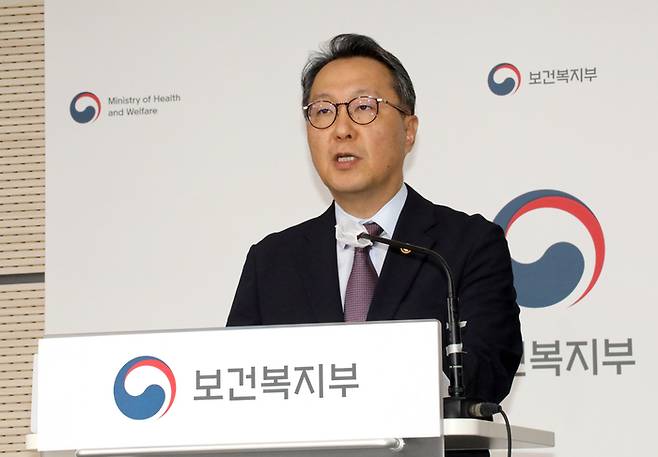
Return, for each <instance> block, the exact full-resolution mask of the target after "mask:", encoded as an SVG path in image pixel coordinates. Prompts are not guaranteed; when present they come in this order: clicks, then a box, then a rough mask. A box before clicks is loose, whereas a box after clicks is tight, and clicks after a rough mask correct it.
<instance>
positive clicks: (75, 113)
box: [69, 92, 101, 124]
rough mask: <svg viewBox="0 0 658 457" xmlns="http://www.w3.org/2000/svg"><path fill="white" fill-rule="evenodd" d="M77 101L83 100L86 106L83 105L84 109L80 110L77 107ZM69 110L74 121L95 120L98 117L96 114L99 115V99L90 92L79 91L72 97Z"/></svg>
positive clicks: (85, 122)
mask: <svg viewBox="0 0 658 457" xmlns="http://www.w3.org/2000/svg"><path fill="white" fill-rule="evenodd" d="M78 102H80V104H83V102H84V103H85V104H86V105H87V106H85V107H84V109H82V111H80V110H78V107H77V105H78ZM89 103H91V104H89ZM69 111H70V112H71V117H72V118H73V120H74V121H75V122H77V123H79V124H87V123H89V122H92V121H95V120H96V119H98V116H100V114H101V101H100V100H99V99H98V97H97V96H96V95H95V94H93V93H92V92H80V93H79V94H78V95H76V96H75V97H73V100H71V105H70V106H69Z"/></svg>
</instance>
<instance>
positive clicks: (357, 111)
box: [307, 97, 378, 129]
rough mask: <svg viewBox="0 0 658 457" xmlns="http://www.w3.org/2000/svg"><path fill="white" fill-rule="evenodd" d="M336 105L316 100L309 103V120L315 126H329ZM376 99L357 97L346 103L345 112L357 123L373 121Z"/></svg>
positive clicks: (333, 119)
mask: <svg viewBox="0 0 658 457" xmlns="http://www.w3.org/2000/svg"><path fill="white" fill-rule="evenodd" d="M340 105H344V103H338V104H337V105H335V104H333V103H331V102H327V101H318V102H315V103H311V105H309V107H308V110H307V113H308V120H309V122H310V123H311V124H312V125H313V126H314V127H316V128H319V129H323V128H327V127H329V126H330V125H331V124H333V123H334V121H335V120H336V114H337V107H338V106H340ZM377 109H378V104H377V99H375V98H371V97H357V98H355V99H354V100H351V101H350V102H349V103H348V104H347V114H348V115H349V116H350V119H352V120H353V121H354V122H356V123H357V124H361V125H365V124H369V123H370V122H372V121H374V120H375V118H376V117H377Z"/></svg>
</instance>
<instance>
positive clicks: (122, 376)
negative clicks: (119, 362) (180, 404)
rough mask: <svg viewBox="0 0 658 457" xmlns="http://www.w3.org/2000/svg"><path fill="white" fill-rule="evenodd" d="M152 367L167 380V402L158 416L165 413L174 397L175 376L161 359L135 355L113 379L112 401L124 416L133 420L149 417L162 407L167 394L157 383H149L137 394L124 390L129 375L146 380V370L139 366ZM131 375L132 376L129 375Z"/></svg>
mask: <svg viewBox="0 0 658 457" xmlns="http://www.w3.org/2000/svg"><path fill="white" fill-rule="evenodd" d="M144 367H152V368H155V369H156V370H158V371H160V372H161V373H162V374H164V375H165V377H166V378H167V380H168V381H169V386H168V388H169V402H168V403H167V406H166V408H164V412H162V414H160V415H159V416H158V418H160V417H162V416H164V415H165V414H167V412H168V411H169V409H170V408H171V405H172V404H173V403H174V398H175V397H176V378H175V377H174V373H173V372H172V371H171V368H169V366H168V365H167V364H166V363H165V362H163V361H162V360H160V359H158V358H156V357H153V356H148V355H146V356H141V357H135V358H134V359H132V360H130V361H129V362H128V363H126V364H125V365H124V366H123V367H122V368H121V370H119V373H118V374H117V376H116V378H115V380H114V401H115V403H116V405H117V407H118V408H119V410H120V411H121V412H122V413H123V414H124V415H125V416H126V417H129V418H131V419H135V420H144V419H149V418H151V417H153V416H155V415H156V414H157V413H158V412H160V411H161V410H162V409H163V406H164V404H165V401H166V399H167V395H166V393H165V389H163V387H162V386H160V385H157V384H150V385H149V386H148V387H146V388H145V389H144V391H143V392H142V393H141V394H139V395H131V394H129V393H128V391H127V390H126V381H127V380H128V378H129V377H131V378H132V377H140V378H143V379H144V380H146V381H147V382H148V379H149V378H148V377H147V376H146V375H147V374H148V373H146V370H138V369H139V368H144ZM131 375H132V376H131Z"/></svg>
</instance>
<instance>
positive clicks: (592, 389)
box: [46, 0, 658, 457]
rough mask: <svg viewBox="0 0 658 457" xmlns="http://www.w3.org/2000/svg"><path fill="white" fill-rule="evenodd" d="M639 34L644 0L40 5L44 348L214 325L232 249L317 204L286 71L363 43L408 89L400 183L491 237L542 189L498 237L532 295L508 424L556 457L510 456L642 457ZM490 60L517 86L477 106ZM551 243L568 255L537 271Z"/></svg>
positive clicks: (650, 26) (291, 76) (650, 236)
mask: <svg viewBox="0 0 658 457" xmlns="http://www.w3.org/2000/svg"><path fill="white" fill-rule="evenodd" d="M657 21H658V3H656V2H655V1H654V0H635V1H631V2H626V3H624V4H622V3H620V2H613V1H600V0H599V1H594V0H586V1H584V0H583V1H579V2H570V1H566V0H559V1H539V2H527V1H521V0H508V1H502V2H487V1H468V2H434V1H433V2H430V1H427V2H409V3H401V2H388V3H382V2H375V1H364V2H348V1H342V0H339V1H334V2H332V3H331V4H325V3H309V2H301V1H282V2H267V1H255V2H248V3H247V2H244V3H240V2H215V1H209V0H206V1H202V0H196V1H191V2H174V1H161V0H159V1H156V0H144V1H140V2H129V1H125V0H122V1H116V2H106V1H101V0H94V1H91V0H67V1H61V0H58V1H47V2H46V157H47V167H46V174H47V176H46V179H47V199H46V202H47V206H46V212H47V232H46V246H47V255H46V278H47V282H46V283H47V288H46V330H47V333H49V334H57V333H78V332H83V333H84V332H100V331H124V330H146V329H163V328H191V327H217V326H222V325H224V322H225V319H226V316H227V313H228V310H229V308H230V303H231V300H232V297H233V293H234V291H235V286H236V284H237V280H238V278H239V274H240V270H241V267H242V263H243V261H244V256H245V255H246V252H247V250H248V248H249V246H250V244H252V243H254V242H256V241H258V240H260V239H261V238H262V237H263V236H265V235H266V234H268V233H270V232H272V231H277V230H280V229H283V228H285V227H287V226H290V225H293V224H295V223H298V222H300V221H302V220H305V219H308V218H310V217H313V216H315V215H317V214H320V213H321V212H322V211H323V210H324V209H325V207H326V206H327V205H328V204H329V203H330V197H329V195H328V193H327V191H326V190H325V189H324V187H323V186H322V184H321V182H320V181H319V179H318V178H317V177H316V176H315V173H314V171H313V168H312V164H311V162H310V159H309V155H308V149H307V146H306V142H305V135H304V122H303V118H302V114H301V109H300V105H301V89H300V86H299V75H300V71H301V68H302V66H303V64H304V62H305V60H306V58H307V56H308V54H309V52H310V51H312V50H315V49H316V48H317V47H318V45H319V44H320V43H321V42H323V41H326V40H327V39H329V38H331V37H332V36H334V35H336V34H338V33H344V32H358V33H363V34H367V35H371V36H373V37H374V38H375V39H376V40H378V41H379V42H380V44H382V45H383V46H384V47H385V48H387V49H389V50H391V51H392V52H393V53H394V54H396V55H397V56H398V57H400V59H401V60H402V62H403V63H404V64H405V66H406V67H407V69H408V71H409V73H410V74H411V76H412V79H413V80H414V84H415V87H416V92H417V95H418V110H417V111H418V115H419V118H420V132H419V137H418V140H417V144H416V147H415V150H414V153H413V154H412V156H411V157H410V158H409V159H408V161H407V167H406V168H407V170H406V179H407V182H409V183H411V184H412V185H413V186H414V187H415V188H416V189H417V190H419V191H420V192H421V193H422V194H424V195H425V196H426V197H428V198H430V199H431V200H433V201H435V202H437V203H442V204H447V205H449V206H452V207H455V208H458V209H461V210H463V211H466V212H469V213H475V212H479V213H482V214H483V215H484V216H485V217H487V218H489V219H491V220H493V219H494V218H496V217H497V216H498V219H497V220H498V221H501V220H502V219H501V218H503V219H504V216H505V215H506V213H502V215H499V212H500V211H501V210H502V209H503V208H505V207H506V205H507V204H508V203H510V202H512V201H513V200H514V199H515V198H516V197H519V196H521V195H524V194H526V193H528V192H534V191H539V190H541V191H543V192H540V193H539V194H531V196H533V197H534V198H533V199H532V201H531V202H530V203H531V204H532V203H533V202H534V203H536V205H537V208H536V209H534V210H532V211H529V212H527V213H525V214H523V215H522V216H521V217H519V218H518V219H517V220H515V221H514V223H513V225H512V226H511V227H510V230H509V232H508V240H509V242H510V248H511V251H512V256H513V258H514V259H515V261H517V262H523V263H526V264H533V265H534V266H535V267H538V268H539V267H541V269H540V270H538V271H540V273H541V274H537V271H535V270H533V271H534V273H535V274H530V275H527V274H526V275H525V276H524V274H523V272H521V273H519V276H518V277H517V282H518V281H520V279H519V278H530V279H529V280H528V281H530V282H529V283H526V284H525V289H527V287H528V284H531V285H532V286H533V287H534V288H535V289H536V290H539V293H538V297H527V298H525V299H524V300H526V302H525V303H521V305H523V307H522V321H523V333H524V340H525V352H526V353H525V356H524V362H525V363H524V365H523V366H522V368H521V370H520V373H519V376H518V377H517V380H516V383H515V386H514V389H513V393H512V395H511V396H510V398H509V399H508V400H507V407H508V408H509V409H510V415H511V417H512V418H513V421H514V422H516V423H519V424H524V425H528V426H535V427H540V428H548V429H552V430H555V431H556V434H557V440H558V444H557V447H556V448H555V449H554V450H552V451H542V452H540V451H536V452H526V453H519V454H518V455H525V456H530V455H536V454H541V455H556V456H560V457H562V456H580V455H599V456H613V455H633V454H636V455H649V454H651V453H652V448H651V447H650V444H651V442H652V440H651V437H650V431H651V427H650V418H651V415H650V414H649V413H648V412H644V411H643V410H642V409H641V408H640V404H641V403H640V402H639V401H636V400H635V398H640V396H642V398H644V394H646V393H650V392H651V391H650V389H649V387H650V384H652V382H651V381H652V379H653V378H654V377H655V376H656V374H657V369H656V364H655V357H654V356H652V355H651V354H652V353H653V351H654V350H655V347H656V336H655V331H654V327H655V317H656V311H655V309H654V308H653V303H655V302H656V299H657V298H658V294H657V293H656V288H655V286H654V285H653V281H654V277H655V276H656V273H657V271H656V267H655V263H654V261H653V259H654V258H656V255H657V254H658V252H657V251H658V249H657V248H656V243H655V242H654V241H653V240H654V238H655V232H656V230H655V227H656V222H657V218H656V216H655V214H654V213H653V212H651V210H650V208H651V207H652V206H653V205H652V203H653V200H654V199H655V195H656V192H655V179H654V174H655V169H656V166H657V165H658V159H656V156H655V152H656V139H655V126H656V121H658V116H657V115H656V110H655V107H656V106H658V86H657V85H656V80H658V61H657V60H656V58H655V53H656V50H655V45H656V43H658V29H656V28H655V24H656V23H657ZM501 63H509V64H512V66H513V67H514V68H516V69H517V70H518V76H517V75H516V74H515V73H514V71H513V69H512V67H511V66H508V68H502V69H500V70H499V71H497V72H496V73H495V75H494V76H493V78H494V86H495V85H497V84H500V83H502V82H503V81H504V80H505V79H506V78H511V79H512V80H513V86H514V90H512V92H511V93H509V94H508V95H500V96H499V95H496V94H494V92H493V90H494V89H495V87H494V89H491V88H490V86H489V85H488V83H487V77H488V75H489V73H490V71H492V69H493V68H494V67H496V66H497V65H498V64H501ZM537 74H538V75H537ZM588 77H589V78H588ZM87 92H90V93H92V94H93V95H95V96H96V97H97V98H98V100H99V102H100V109H99V107H98V105H97V104H96V102H95V101H94V99H93V97H92V96H91V95H82V96H81V97H80V99H79V100H78V101H77V103H74V108H75V109H74V111H82V112H84V109H85V108H87V107H89V106H91V107H92V110H94V112H91V111H89V112H88V113H89V114H90V115H91V117H92V119H93V120H91V121H89V122H86V123H79V122H77V121H76V120H74V118H73V115H72V114H71V112H70V107H71V103H72V100H73V99H74V97H75V96H76V95H77V94H80V93H87ZM156 96H160V97H164V98H162V99H160V100H156ZM136 100H139V104H138V103H137V101H136ZM142 108H144V109H146V110H151V111H150V112H149V113H146V114H144V113H143V114H130V113H129V110H139V109H142ZM152 110H157V112H153V111H152ZM254 112H267V113H269V114H270V116H269V118H268V121H267V122H255V121H254V120H253V113H254ZM76 116H77V117H79V116H78V115H76ZM83 117H84V115H83ZM554 191H558V192H557V193H556V192H554ZM561 193H565V194H568V196H571V197H573V198H571V197H564V196H563V194H561ZM555 195H557V196H558V198H553V199H551V198H549V199H546V198H544V199H541V198H540V197H546V196H548V197H551V196H555ZM560 196H563V198H559V197H560ZM583 205H584V206H583ZM519 208H520V207H519ZM519 208H514V209H515V210H516V209H519ZM510 215H511V214H510ZM578 215H580V216H581V218H584V219H583V220H585V221H586V222H587V221H589V222H587V223H583V222H582V221H581V220H579V218H578V217H576V216H578ZM503 222H505V221H503ZM586 225H589V226H590V229H592V230H593V231H594V233H596V231H597V229H598V227H600V230H601V234H600V239H599V245H598V247H596V245H595V243H594V241H593V238H592V236H591V235H590V233H589V232H588V230H587V229H586ZM595 238H596V235H595ZM558 242H568V243H571V245H573V246H572V247H569V246H566V247H565V246H562V247H563V248H564V249H565V250H562V251H560V253H558V255H556V257H555V259H556V262H557V263H556V264H555V265H553V266H552V267H546V263H545V260H546V259H545V258H544V259H541V260H540V258H541V257H542V255H543V254H544V253H545V252H546V251H547V249H549V247H550V246H551V245H553V244H555V243H558ZM601 243H602V244H601ZM569 255H572V256H575V257H574V259H575V260H573V261H571V262H569V263H568V264H567V265H565V264H564V263H560V262H564V261H565V259H568V258H570V257H569ZM579 255H580V256H581V257H582V275H580V272H578V271H576V270H577V269H576V270H574V268H573V265H577V264H578V262H577V261H576V260H577V258H578V256H579ZM597 259H598V260H599V263H600V264H601V265H602V269H601V273H600V276H598V278H596V281H592V278H593V277H594V276H596V274H595V273H596V262H597ZM521 268H522V269H523V268H524V267H521ZM527 268H528V267H526V269H527ZM530 268H532V267H530ZM572 270H573V271H572ZM574 271H575V273H574ZM565 272H566V273H565ZM560 275H561V276H560ZM533 278H534V280H536V281H534V282H533ZM568 280H571V281H572V282H573V284H572V285H570V286H568V284H567V283H568ZM591 282H594V284H593V287H592V288H591V290H590V291H589V292H588V293H587V294H586V295H585V296H584V297H583V298H582V299H581V300H580V301H578V302H577V303H574V302H576V300H577V299H578V297H580V296H581V295H582V294H583V292H585V290H586V289H587V287H588V284H590V283H591ZM565 284H566V285H565ZM567 286H568V287H567ZM517 287H518V288H519V289H520V290H521V289H524V284H520V283H519V284H517ZM559 287H565V288H566V292H565V293H563V294H562V295H560V296H559V297H558V298H557V301H556V300H553V301H554V302H551V303H548V305H549V306H543V307H538V306H539V304H542V303H543V304H544V305H546V304H547V303H546V302H545V299H546V294H547V293H548V292H550V291H554V290H557V289H559ZM547 291H548V292H547ZM542 300H544V302H542ZM555 301H556V302H555ZM651 348H654V349H653V350H652V349H651ZM633 394H636V395H637V397H635V395H633Z"/></svg>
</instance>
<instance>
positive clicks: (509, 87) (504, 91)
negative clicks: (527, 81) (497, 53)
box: [487, 63, 521, 96]
mask: <svg viewBox="0 0 658 457" xmlns="http://www.w3.org/2000/svg"><path fill="white" fill-rule="evenodd" d="M500 70H511V71H512V73H513V74H514V76H516V80H515V79H514V78H512V77H510V76H508V77H507V78H505V79H503V80H502V81H501V82H496V79H495V77H496V73H498V72H499V71H500ZM487 84H489V89H491V92H493V93H494V94H496V95H500V96H503V95H510V94H514V93H516V91H517V90H519V87H520V86H521V72H519V69H518V68H516V67H515V66H514V65H512V64H511V63H499V64H498V65H496V66H495V67H493V68H492V69H491V71H490V72H489V76H488V77H487Z"/></svg>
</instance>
